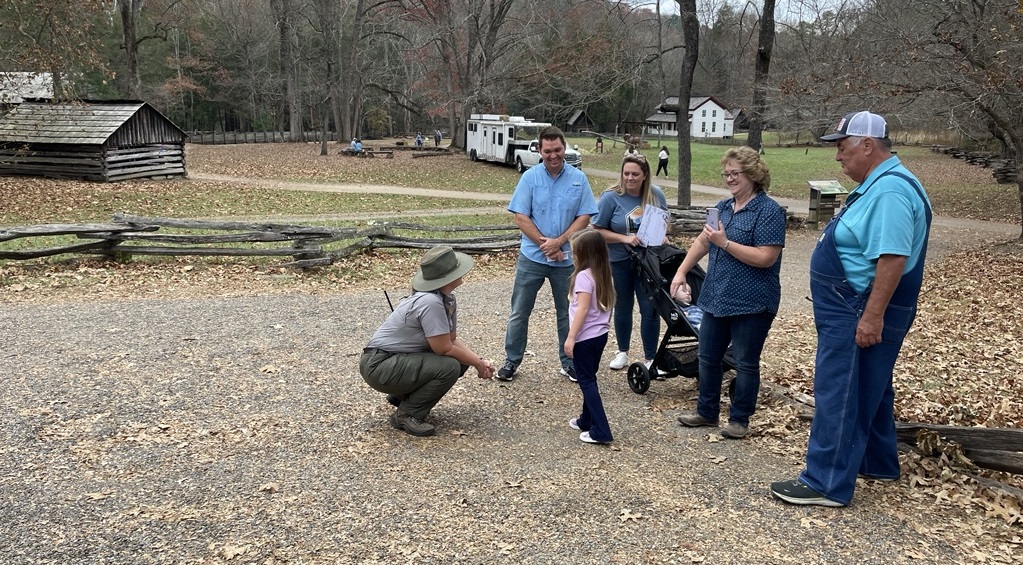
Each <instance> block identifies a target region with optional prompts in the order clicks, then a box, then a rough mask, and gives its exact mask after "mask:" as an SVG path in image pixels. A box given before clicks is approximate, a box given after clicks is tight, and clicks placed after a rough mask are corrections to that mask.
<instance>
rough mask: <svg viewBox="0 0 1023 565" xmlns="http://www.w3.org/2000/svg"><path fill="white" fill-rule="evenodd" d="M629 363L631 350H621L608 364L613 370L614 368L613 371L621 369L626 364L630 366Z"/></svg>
mask: <svg viewBox="0 0 1023 565" xmlns="http://www.w3.org/2000/svg"><path fill="white" fill-rule="evenodd" d="M628 364H629V352H628V351H619V352H618V354H617V355H615V358H614V359H612V360H611V362H610V363H608V364H607V366H608V367H610V368H611V370H613V371H621V370H622V369H624V368H625V367H626V366H628Z"/></svg>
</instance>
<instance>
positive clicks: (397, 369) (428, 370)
mask: <svg viewBox="0 0 1023 565" xmlns="http://www.w3.org/2000/svg"><path fill="white" fill-rule="evenodd" d="M468 369H469V366H468V365H462V364H460V363H459V362H458V361H457V360H456V359H454V358H453V357H447V356H444V355H437V354H436V353H390V352H387V351H383V350H380V349H374V348H367V349H366V350H364V352H363V354H362V358H361V359H360V360H359V372H360V373H361V374H362V379H363V380H364V381H366V384H368V385H369V386H371V387H372V388H373V389H374V390H378V391H380V392H383V393H386V394H394V395H396V396H398V397H399V398H401V405H400V406H398V409H399V410H401V411H402V412H404V413H406V414H408V415H410V416H412V417H413V418H416V419H417V420H422V419H423V418H426V415H427V414H429V413H430V410H433V407H434V406H436V405H437V403H438V402H440V399H441V398H443V397H444V395H445V394H447V393H448V391H449V390H451V387H453V386H455V381H457V380H458V378H459V377H461V376H462V375H464V374H465V372H466V371H467V370H468Z"/></svg>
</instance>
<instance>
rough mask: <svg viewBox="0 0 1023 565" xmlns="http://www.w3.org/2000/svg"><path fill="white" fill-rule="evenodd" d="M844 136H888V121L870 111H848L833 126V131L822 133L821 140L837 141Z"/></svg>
mask: <svg viewBox="0 0 1023 565" xmlns="http://www.w3.org/2000/svg"><path fill="white" fill-rule="evenodd" d="M846 137H873V138H874V139H884V138H886V137H888V123H887V122H885V121H884V118H882V117H881V116H878V115H877V114H871V113H870V112H866V111H864V112H850V113H848V114H846V115H845V116H843V117H842V119H841V120H839V121H838V124H837V125H836V126H835V133H831V134H828V135H822V136H821V141H838V140H839V139H845V138H846Z"/></svg>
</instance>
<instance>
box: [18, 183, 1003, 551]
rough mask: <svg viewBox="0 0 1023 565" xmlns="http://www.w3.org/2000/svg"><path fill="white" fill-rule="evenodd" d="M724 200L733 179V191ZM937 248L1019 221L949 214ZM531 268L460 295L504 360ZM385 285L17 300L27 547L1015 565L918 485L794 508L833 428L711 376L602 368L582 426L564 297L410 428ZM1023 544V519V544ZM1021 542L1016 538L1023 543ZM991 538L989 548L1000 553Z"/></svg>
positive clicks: (21, 531) (796, 280) (475, 283)
mask: <svg viewBox="0 0 1023 565" xmlns="http://www.w3.org/2000/svg"><path fill="white" fill-rule="evenodd" d="M708 197H709V198H710V199H711V200H713V199H715V197H714V195H713V194H709V195H708ZM935 225H936V229H935V237H934V239H933V243H932V246H931V248H932V252H931V255H930V257H929V260H931V261H939V260H941V258H943V257H944V256H946V255H947V254H948V253H949V252H953V251H958V250H963V249H969V248H970V247H971V246H972V245H975V244H976V243H977V242H981V241H984V240H990V239H999V238H1000V239H1006V238H1007V237H1011V236H1014V235H1017V234H1018V227H1017V226H1011V225H1004V224H990V223H986V222H972V223H971V222H963V221H952V220H944V219H939V220H937V221H936V224H935ZM814 240H815V234H814V233H812V232H811V231H809V230H802V231H795V232H791V233H790V236H789V244H788V247H787V248H786V250H785V255H784V263H783V265H784V269H783V271H784V275H783V276H784V277H785V281H784V288H785V293H784V296H785V302H784V305H783V311H782V317H786V316H798V315H804V314H805V313H806V312H808V308H809V302H808V301H806V300H805V299H804V298H803V297H804V296H805V295H806V293H807V291H806V288H807V282H806V275H805V272H806V261H807V258H808V256H809V252H810V250H811V249H812V246H813V242H814ZM510 287H511V280H510V276H509V277H505V278H499V279H496V280H485V281H481V280H472V278H471V275H470V280H469V282H467V283H466V284H465V285H464V286H463V287H461V288H460V289H459V291H458V293H457V294H458V296H459V302H460V306H461V312H462V314H461V315H460V320H461V324H462V327H461V328H460V333H461V335H463V336H464V337H465V338H466V339H467V341H469V342H470V343H471V344H472V345H473V346H474V347H476V348H478V349H479V350H480V351H481V352H482V353H483V354H484V355H485V356H488V357H490V358H492V359H494V360H496V361H501V360H502V359H503V351H502V348H503V346H502V342H503V335H504V321H505V319H506V317H507V296H508V295H509V291H510ZM387 311H388V310H387V303H386V301H385V300H384V298H383V296H382V294H381V293H380V292H378V291H372V292H364V291H360V292H357V293H355V292H353V293H347V294H327V295H308V294H287V295H283V296H245V297H237V298H192V299H180V300H179V299H145V300H135V299H113V300H105V301H72V302H69V303H60V304H43V305H39V304H30V303H16V304H5V305H4V306H3V308H2V309H0V327H3V328H5V330H4V334H3V335H4V337H3V348H2V349H0V372H2V376H3V378H2V379H0V398H2V399H3V406H4V410H3V411H0V430H2V434H3V435H2V441H0V500H2V504H0V556H2V559H0V561H3V562H5V563H110V564H120V563H124V564H127V563H132V564H135V563H183V562H188V563H266V564H273V563H640V562H645V563H864V564H870V563H877V564H888V563H975V562H982V561H986V562H994V563H1010V562H1013V561H1014V557H1016V558H1018V553H1019V549H1018V544H1016V545H1017V547H1015V549H1014V547H1013V546H1012V544H1005V543H1002V542H998V541H995V539H994V538H993V537H992V536H988V535H985V533H984V532H985V531H988V530H990V529H993V528H997V522H996V521H995V520H993V519H987V518H985V517H984V516H978V515H977V513H976V512H971V511H969V510H964V509H961V508H958V507H954V506H953V507H950V506H949V505H947V504H946V505H941V506H938V505H936V501H935V499H934V497H933V496H931V495H929V494H924V493H921V492H919V491H917V490H915V489H913V488H911V487H910V485H909V482H908V478H907V477H904V478H903V479H902V481H900V482H898V483H894V484H883V483H873V482H871V483H862V484H861V485H860V486H859V489H858V490H857V494H856V498H855V500H854V503H853V505H852V506H850V507H849V508H845V509H826V508H794V507H789V506H785V505H783V504H782V503H780V502H778V501H776V500H773V499H772V498H771V497H770V496H769V493H768V488H767V486H768V483H769V482H770V481H773V480H779V479H786V478H791V477H793V476H795V474H796V473H797V472H798V471H799V469H800V468H801V464H802V454H803V450H804V449H805V445H806V435H807V432H808V426H807V424H806V423H805V422H801V421H800V420H799V419H798V418H796V417H795V413H794V411H793V409H792V408H791V407H789V406H787V405H784V404H780V403H775V402H770V401H765V402H764V404H763V405H762V407H761V409H760V411H758V414H757V416H756V417H755V419H754V422H753V425H752V430H751V432H752V433H751V435H750V436H749V437H748V438H747V439H745V440H742V441H726V440H720V439H719V438H718V436H717V435H716V434H710V433H708V431H707V430H689V429H682V428H680V427H679V426H678V425H677V424H676V423H675V417H676V416H677V414H678V413H679V411H680V410H682V409H689V408H691V407H692V406H693V405H694V402H695V382H693V381H691V380H688V379H673V380H669V381H666V382H655V383H653V384H652V385H651V390H650V391H649V392H648V393H647V394H645V395H636V394H634V393H632V392H631V390H630V389H629V388H628V386H627V384H626V383H625V379H624V376H623V375H622V374H620V373H612V372H610V371H607V372H605V373H604V374H602V382H601V385H602V392H603V396H604V400H605V403H606V405H607V407H608V412H609V416H610V420H611V422H612V425H613V426H614V432H615V437H616V441H615V443H614V445H613V446H612V447H606V446H592V445H585V444H582V443H580V442H579V441H578V439H577V437H576V433H574V432H573V430H571V429H569V428H568V426H567V421H568V419H569V418H571V417H572V416H574V415H576V411H577V410H578V407H579V404H580V395H579V391H578V387H577V386H576V385H574V384H573V383H570V382H568V381H567V380H565V379H563V378H560V377H558V376H557V373H556V371H557V368H558V363H557V359H556V354H555V350H554V347H553V345H552V344H553V342H554V340H555V335H554V322H553V315H554V314H553V307H552V303H551V300H550V297H549V296H544V295H543V293H541V297H540V300H539V302H538V305H537V310H536V312H535V313H534V315H533V319H532V324H531V328H532V330H533V331H532V334H531V336H530V343H529V347H528V349H529V354H528V356H527V359H526V362H525V363H524V364H523V366H522V368H521V370H520V372H521V376H520V378H519V379H517V380H516V381H514V382H512V383H501V382H498V381H483V380H479V379H477V378H476V377H475V376H474V375H467V376H466V378H464V379H463V380H462V381H461V382H460V383H459V384H458V385H457V386H456V387H455V388H454V389H453V391H452V393H451V394H449V395H448V396H447V397H446V398H445V399H444V400H443V401H442V402H441V403H440V404H439V405H438V407H437V408H436V410H435V411H434V412H433V414H431V416H430V418H431V421H432V422H433V423H434V424H436V425H437V427H438V435H437V436H435V437H432V438H413V437H410V436H407V435H405V434H403V433H400V432H397V431H396V430H393V429H391V428H390V426H389V425H388V423H387V415H388V414H389V413H390V407H389V406H388V405H387V404H386V403H385V402H384V400H383V398H382V395H379V394H377V393H374V392H373V391H371V390H370V389H369V388H368V387H367V386H366V385H365V384H364V383H363V382H362V380H361V378H360V377H359V376H358V370H357V361H358V356H359V354H360V352H361V348H362V347H363V346H364V344H365V342H366V340H367V338H368V336H369V335H370V333H371V332H372V331H373V330H374V329H375V328H376V327H377V325H378V324H379V323H380V322H381V321H382V320H383V318H384V317H385V316H386V314H387ZM1017 539H1018V538H1017ZM1014 550H1015V554H1014V553H1013V551H1014ZM979 556H981V557H979ZM1017 562H1018V561H1017Z"/></svg>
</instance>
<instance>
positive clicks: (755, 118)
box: [746, 0, 775, 150]
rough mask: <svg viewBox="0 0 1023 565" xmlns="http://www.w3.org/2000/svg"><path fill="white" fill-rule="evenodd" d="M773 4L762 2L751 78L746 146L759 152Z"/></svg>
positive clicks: (765, 98) (771, 31)
mask: <svg viewBox="0 0 1023 565" xmlns="http://www.w3.org/2000/svg"><path fill="white" fill-rule="evenodd" d="M774 4H775V0H764V9H763V11H761V12H760V38H759V41H758V47H757V62H756V70H755V74H754V76H753V105H752V107H751V108H750V123H749V137H747V140H746V144H747V145H749V146H750V147H752V148H754V149H757V150H761V149H762V148H763V141H762V140H761V137H762V135H763V131H764V111H765V110H766V108H767V87H768V84H767V81H768V75H769V73H770V68H771V51H772V50H773V49H774Z"/></svg>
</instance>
